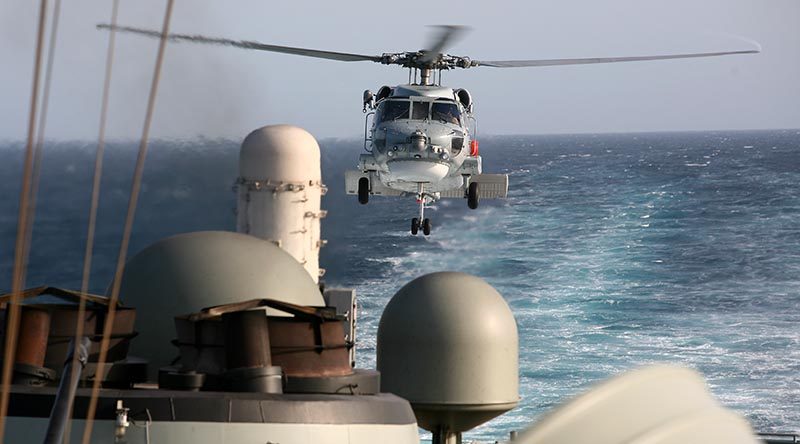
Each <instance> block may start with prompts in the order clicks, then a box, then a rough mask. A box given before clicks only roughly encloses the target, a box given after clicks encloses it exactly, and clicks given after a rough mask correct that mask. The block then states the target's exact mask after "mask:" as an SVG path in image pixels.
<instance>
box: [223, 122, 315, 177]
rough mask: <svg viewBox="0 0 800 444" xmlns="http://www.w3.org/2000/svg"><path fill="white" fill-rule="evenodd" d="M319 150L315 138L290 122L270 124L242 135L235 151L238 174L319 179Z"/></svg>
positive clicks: (243, 175)
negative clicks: (240, 145)
mask: <svg viewBox="0 0 800 444" xmlns="http://www.w3.org/2000/svg"><path fill="white" fill-rule="evenodd" d="M319 159H320V154H319V145H318V144H317V140H316V139H315V138H314V136H312V135H311V134H310V133H309V132H308V131H306V130H304V129H303V128H299V127H296V126H292V125H270V126H265V127H263V128H259V129H257V130H255V131H253V132H251V133H250V134H248V135H247V137H245V139H244V142H242V149H241V151H240V152H239V174H240V175H241V176H242V177H247V178H254V179H261V178H265V177H268V178H270V179H271V180H273V181H283V182H303V181H308V180H312V181H319V180H320V179H321V173H320V160H319Z"/></svg>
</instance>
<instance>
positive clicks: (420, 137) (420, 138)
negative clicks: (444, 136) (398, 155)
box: [411, 130, 428, 151]
mask: <svg viewBox="0 0 800 444" xmlns="http://www.w3.org/2000/svg"><path fill="white" fill-rule="evenodd" d="M427 145H428V136H426V135H425V133H423V132H422V131H420V130H417V131H414V134H412V135H411V148H412V149H415V150H417V151H425V147H426V146H427Z"/></svg>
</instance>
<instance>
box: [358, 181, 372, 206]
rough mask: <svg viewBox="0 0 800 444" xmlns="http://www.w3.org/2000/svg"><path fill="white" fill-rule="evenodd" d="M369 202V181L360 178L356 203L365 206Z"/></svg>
mask: <svg viewBox="0 0 800 444" xmlns="http://www.w3.org/2000/svg"><path fill="white" fill-rule="evenodd" d="M367 202H369V179H367V178H366V177H362V178H360V179H358V203H360V204H361V205H366V204H367Z"/></svg>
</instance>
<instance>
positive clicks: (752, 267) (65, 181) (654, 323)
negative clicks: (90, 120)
mask: <svg viewBox="0 0 800 444" xmlns="http://www.w3.org/2000/svg"><path fill="white" fill-rule="evenodd" d="M239 143H240V141H238V140H234V141H232V140H213V139H198V140H188V141H154V142H153V143H152V144H151V148H150V152H149V155H148V159H147V166H146V171H145V176H144V185H143V188H142V195H141V198H140V201H139V207H138V212H137V216H136V223H135V227H134V233H133V237H132V242H131V255H132V254H134V253H135V252H137V251H139V250H141V249H142V248H144V247H145V246H147V245H148V244H150V243H152V242H154V241H156V240H158V239H160V238H163V237H166V236H169V235H173V234H177V233H182V232H188V231H196V230H234V229H235V215H234V207H235V204H236V200H235V195H234V193H233V191H232V185H233V182H234V179H235V178H236V176H237V165H238V164H237V162H238V159H237V155H238V145H239ZM321 147H322V156H323V178H324V181H325V182H326V184H327V185H328V187H329V192H328V194H327V195H326V196H325V197H324V198H323V208H324V209H326V210H328V217H327V218H326V219H324V220H323V237H324V238H325V239H327V240H328V241H329V243H328V245H327V246H326V247H325V248H324V249H323V251H322V256H321V262H322V263H321V265H322V267H324V268H326V269H327V274H326V276H325V282H326V284H327V285H329V286H347V287H354V288H356V290H357V292H358V297H359V304H360V311H359V331H358V336H359V340H358V365H359V366H361V367H374V365H375V339H376V338H375V336H376V333H377V327H378V321H379V320H380V314H381V312H382V310H383V307H384V306H385V305H386V303H387V302H388V300H389V299H390V298H391V296H392V295H393V294H394V293H395V292H396V291H397V290H399V289H400V287H402V286H403V285H404V284H405V283H407V282H408V281H410V280H411V279H413V278H415V277H418V276H420V275H423V274H426V273H430V272H434V271H441V270H454V271H463V272H467V273H471V274H474V275H477V276H479V277H481V278H483V279H485V280H486V281H488V282H489V283H490V284H491V285H493V286H494V287H495V288H496V289H497V290H498V291H499V292H500V293H501V294H502V295H503V296H504V297H505V299H506V301H507V302H508V304H509V305H510V307H511V309H512V311H513V313H514V316H515V318H516V321H517V325H518V329H519V337H520V396H521V401H520V404H519V407H518V408H516V409H515V410H513V411H511V412H509V413H507V414H506V415H503V416H502V417H500V418H497V419H495V420H493V421H491V422H489V423H487V424H486V425H484V426H481V427H479V428H477V429H475V430H473V431H471V432H468V433H466V434H465V441H468V440H470V439H474V440H483V441H492V442H493V441H494V440H495V439H502V438H505V437H507V435H508V432H509V431H511V430H520V429H522V428H524V427H525V425H527V424H529V423H531V421H533V420H535V419H537V418H538V417H540V416H541V415H542V414H543V413H544V412H546V411H548V410H550V409H552V408H553V407H555V406H556V405H558V404H559V403H561V402H563V401H565V400H567V399H569V398H570V397H572V396H574V395H576V394H578V393H580V392H582V391H583V390H585V389H586V388H587V387H589V386H591V385H592V384H593V383H596V382H598V381H600V380H602V379H604V378H607V377H609V376H611V375H613V374H617V373H619V372H621V371H623V370H626V369H630V368H634V367H637V366H640V365H643V364H647V363H654V362H668V363H675V364H681V365H685V366H689V367H692V368H695V369H697V370H698V371H700V372H701V373H702V374H703V375H704V376H705V377H706V378H707V381H708V383H709V385H710V388H711V391H712V392H713V393H714V395H715V396H716V397H717V398H718V399H720V400H721V402H722V403H723V404H725V405H726V406H728V407H730V408H732V409H735V410H737V411H739V412H741V413H742V414H744V415H745V416H746V417H747V418H748V419H749V420H750V421H751V423H752V424H753V426H754V428H755V429H757V430H758V431H763V432H794V433H800V409H798V408H797V406H798V405H800V131H797V130H778V131H758V132H730V131H720V132H691V133H647V134H603V135H554V136H547V135H541V136H494V137H482V138H481V154H482V156H483V158H484V171H486V172H505V173H508V174H510V193H509V198H508V199H506V200H499V201H488V200H485V201H482V202H481V206H480V208H478V209H477V210H474V211H473V210H469V209H468V208H467V206H466V202H465V201H461V200H452V201H441V202H438V203H436V204H435V205H434V208H433V209H432V210H429V211H428V212H426V214H427V215H428V217H430V218H431V219H432V221H433V233H432V235H431V236H429V237H424V236H416V237H415V236H411V235H410V234H409V233H408V229H409V226H410V222H409V221H410V218H411V217H413V216H414V215H415V203H414V202H413V199H404V200H396V199H391V198H379V197H373V198H372V199H371V200H370V203H369V204H368V205H365V206H362V205H359V204H358V203H357V202H356V198H355V196H346V195H344V192H343V171H344V170H345V169H348V168H353V167H354V166H355V165H356V164H357V160H358V153H359V150H360V147H361V142H360V141H357V140H323V141H321ZM93 150H94V143H92V142H52V143H48V144H46V146H45V156H44V163H43V168H42V176H41V177H42V179H41V187H40V196H39V199H38V209H37V213H36V220H35V228H34V234H33V246H32V253H31V258H30V266H29V269H28V273H27V286H35V285H42V284H48V285H55V286H63V287H69V288H79V287H80V277H81V267H82V259H83V249H84V243H85V231H86V223H87V218H88V215H87V213H88V207H89V193H90V187H91V168H92V166H93V158H94V151H93ZM135 150H136V143H133V142H130V143H111V144H109V145H108V147H107V154H106V158H105V174H104V177H103V193H102V197H101V199H102V202H101V207H100V213H99V220H98V224H99V225H98V233H97V241H96V250H95V255H94V268H93V272H92V283H91V289H92V291H94V292H99V293H103V292H104V291H105V289H106V287H107V286H108V284H109V281H110V278H111V275H112V273H113V268H114V266H115V264H114V261H115V260H116V255H117V249H118V248H119V242H120V237H121V231H122V224H123V220H124V213H125V207H126V205H127V196H128V192H129V186H130V181H131V175H132V171H133V163H134V160H135ZM21 165H22V143H12V142H5V143H0V177H2V178H3V180H2V181H0V291H6V290H8V289H9V287H10V280H11V269H12V259H13V251H12V250H13V245H14V237H15V235H16V220H17V205H18V195H19V186H20V178H21V172H20V170H21Z"/></svg>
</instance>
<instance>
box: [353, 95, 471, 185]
mask: <svg viewBox="0 0 800 444" xmlns="http://www.w3.org/2000/svg"><path fill="white" fill-rule="evenodd" d="M373 107H374V113H373V112H371V113H369V114H368V115H367V128H368V132H367V135H366V140H365V147H366V148H367V151H368V154H364V155H362V156H361V162H360V163H361V165H360V166H361V170H362V171H363V172H373V174H374V176H375V178H377V179H378V180H379V181H380V182H381V184H383V185H384V186H386V187H388V188H392V189H395V190H398V191H402V192H407V193H418V192H419V189H420V184H424V189H425V192H427V193H431V194H433V193H439V192H441V191H446V190H452V189H459V188H460V189H463V188H464V185H465V180H468V178H469V177H470V176H472V175H477V174H480V173H481V162H480V157H479V156H478V152H477V148H476V146H477V145H476V144H475V143H473V141H474V132H475V130H474V128H475V119H474V118H473V116H472V113H471V98H470V97H469V93H467V92H466V91H465V90H454V89H451V88H447V87H442V86H436V85H400V86H396V87H394V88H388V87H383V88H381V90H380V91H379V92H378V96H377V101H376V102H375V103H374V104H370V108H373ZM470 127H472V128H470Z"/></svg>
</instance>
